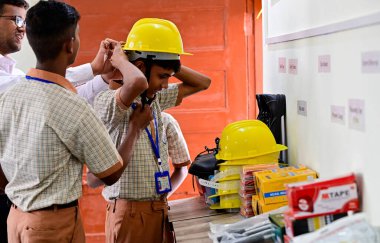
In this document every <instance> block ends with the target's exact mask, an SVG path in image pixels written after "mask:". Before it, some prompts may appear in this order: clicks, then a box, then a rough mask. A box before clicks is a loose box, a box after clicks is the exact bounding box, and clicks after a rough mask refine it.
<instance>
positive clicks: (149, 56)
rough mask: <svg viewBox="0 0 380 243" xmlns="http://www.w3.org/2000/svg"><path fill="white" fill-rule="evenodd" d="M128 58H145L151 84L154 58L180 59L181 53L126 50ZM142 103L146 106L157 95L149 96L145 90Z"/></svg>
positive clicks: (146, 74) (147, 77) (147, 76)
mask: <svg viewBox="0 0 380 243" xmlns="http://www.w3.org/2000/svg"><path fill="white" fill-rule="evenodd" d="M126 53H127V55H128V59H129V60H130V61H135V60H137V59H139V58H142V59H143V60H144V64H145V68H146V71H145V77H146V80H147V81H148V84H149V79H150V75H151V69H152V65H153V61H154V60H180V55H179V54H174V53H164V52H150V51H126ZM140 97H141V103H142V105H143V107H144V105H145V104H148V105H150V104H151V103H152V101H153V100H154V99H155V98H156V95H154V96H153V98H148V97H147V90H145V91H144V92H143V93H142V94H141V95H140Z"/></svg>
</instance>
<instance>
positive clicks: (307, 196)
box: [287, 173, 360, 219]
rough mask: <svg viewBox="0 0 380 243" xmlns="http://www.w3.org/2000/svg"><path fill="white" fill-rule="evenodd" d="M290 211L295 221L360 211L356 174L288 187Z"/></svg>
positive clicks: (289, 185)
mask: <svg viewBox="0 0 380 243" xmlns="http://www.w3.org/2000/svg"><path fill="white" fill-rule="evenodd" d="M287 196H288V202H289V209H290V212H291V214H292V216H293V217H294V218H295V219H302V218H310V217H315V216H322V215H327V214H337V213H345V212H347V211H354V212H355V211H359V209H360V208H359V197H358V190H357V185H356V178H355V174H354V173H351V174H349V175H346V176H342V177H338V178H334V179H327V180H326V179H318V180H315V181H313V182H300V183H293V184H288V185H287Z"/></svg>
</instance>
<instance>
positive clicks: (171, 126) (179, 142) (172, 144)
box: [161, 112, 190, 168]
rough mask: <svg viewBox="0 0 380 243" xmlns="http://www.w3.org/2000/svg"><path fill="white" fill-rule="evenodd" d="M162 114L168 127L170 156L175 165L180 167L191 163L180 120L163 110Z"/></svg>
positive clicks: (167, 135) (167, 136)
mask: <svg viewBox="0 0 380 243" xmlns="http://www.w3.org/2000/svg"><path fill="white" fill-rule="evenodd" d="M161 114H162V120H163V123H164V127H165V128H166V138H167V143H168V151H169V157H170V158H171V160H172V163H173V166H174V167H176V168H178V167H183V166H186V165H188V164H190V154H189V149H188V148H187V144H186V140H185V137H184V136H183V134H182V131H181V128H180V126H179V124H178V122H177V121H176V120H175V119H174V117H172V116H171V115H170V114H168V113H165V112H162V113H161Z"/></svg>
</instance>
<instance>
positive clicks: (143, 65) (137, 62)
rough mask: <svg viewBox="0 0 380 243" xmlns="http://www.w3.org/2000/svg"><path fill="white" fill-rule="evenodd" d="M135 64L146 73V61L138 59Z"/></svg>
mask: <svg viewBox="0 0 380 243" xmlns="http://www.w3.org/2000/svg"><path fill="white" fill-rule="evenodd" d="M135 66H136V67H137V68H138V69H140V71H141V72H143V73H145V71H146V67H145V63H144V62H143V61H141V60H138V61H136V62H135Z"/></svg>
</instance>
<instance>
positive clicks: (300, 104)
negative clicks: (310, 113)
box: [297, 100, 307, 116]
mask: <svg viewBox="0 0 380 243" xmlns="http://www.w3.org/2000/svg"><path fill="white" fill-rule="evenodd" d="M297 114H298V115H301V116H307V102H306V101H305V100H298V101H297Z"/></svg>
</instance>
